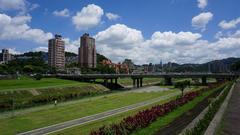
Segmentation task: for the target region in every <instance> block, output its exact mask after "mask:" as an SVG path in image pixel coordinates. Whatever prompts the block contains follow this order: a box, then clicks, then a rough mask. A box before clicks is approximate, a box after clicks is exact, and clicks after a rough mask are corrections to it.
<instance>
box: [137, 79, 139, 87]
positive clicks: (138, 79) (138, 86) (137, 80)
mask: <svg viewBox="0 0 240 135" xmlns="http://www.w3.org/2000/svg"><path fill="white" fill-rule="evenodd" d="M137 87H138V88H139V78H137Z"/></svg>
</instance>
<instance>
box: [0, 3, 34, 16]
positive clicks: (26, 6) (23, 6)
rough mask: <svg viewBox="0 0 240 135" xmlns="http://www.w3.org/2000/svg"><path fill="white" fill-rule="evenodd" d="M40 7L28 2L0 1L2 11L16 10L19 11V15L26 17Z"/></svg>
mask: <svg viewBox="0 0 240 135" xmlns="http://www.w3.org/2000/svg"><path fill="white" fill-rule="evenodd" d="M38 7H39V5H38V4H36V3H33V4H31V3H30V2H28V1H27V0H0V10H4V11H7V10H16V11H19V12H18V14H19V15H24V14H26V13H27V12H29V11H32V10H34V9H36V8H38Z"/></svg>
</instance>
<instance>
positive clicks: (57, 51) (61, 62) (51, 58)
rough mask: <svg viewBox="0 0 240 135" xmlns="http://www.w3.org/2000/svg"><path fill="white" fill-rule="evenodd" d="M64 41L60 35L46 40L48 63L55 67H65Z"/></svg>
mask: <svg viewBox="0 0 240 135" xmlns="http://www.w3.org/2000/svg"><path fill="white" fill-rule="evenodd" d="M64 44H65V42H64V41H63V39H62V36H61V35H55V38H53V39H50V40H49V41H48V65H49V66H51V67H55V68H57V69H63V68H64V67H65V47H64Z"/></svg>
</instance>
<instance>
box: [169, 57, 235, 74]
mask: <svg viewBox="0 0 240 135" xmlns="http://www.w3.org/2000/svg"><path fill="white" fill-rule="evenodd" d="M238 61H240V58H233V57H230V58H226V59H222V60H214V61H210V62H207V63H203V64H191V63H190V64H181V65H180V64H172V68H171V71H173V72H213V73H221V72H230V71H231V65H232V64H234V63H236V62H238Z"/></svg>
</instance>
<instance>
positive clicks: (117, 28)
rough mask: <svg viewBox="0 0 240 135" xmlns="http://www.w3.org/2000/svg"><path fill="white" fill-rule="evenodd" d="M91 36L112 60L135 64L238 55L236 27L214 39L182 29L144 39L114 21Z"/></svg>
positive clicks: (238, 38) (135, 31)
mask: <svg viewBox="0 0 240 135" xmlns="http://www.w3.org/2000/svg"><path fill="white" fill-rule="evenodd" d="M119 33H120V34H119ZM94 37H95V38H96V46H97V50H98V52H99V53H101V54H103V55H105V56H107V57H108V58H110V59H111V60H112V61H113V62H120V61H123V60H124V59H125V58H130V59H132V60H133V61H134V62H135V63H136V64H144V63H150V62H152V63H159V62H160V60H163V61H164V62H169V61H171V62H177V63H203V62H207V61H210V60H213V59H222V58H226V57H232V56H235V57H240V54H239V53H238V52H239V51H238V50H239V49H240V31H236V32H235V33H233V34H231V35H228V37H226V36H225V37H219V39H218V40H217V41H216V42H208V41H207V40H203V39H201V34H199V33H192V32H183V31H182V32H178V33H175V32H172V31H165V32H160V31H156V32H154V33H153V34H152V36H151V38H150V39H144V38H143V35H142V32H141V31H139V30H137V29H133V28H129V27H128V26H126V25H123V24H116V25H112V26H110V27H109V28H107V29H106V30H104V31H101V32H99V33H97V34H96V35H95V36H94ZM136 37H137V38H136ZM76 46H77V47H79V42H76Z"/></svg>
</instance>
